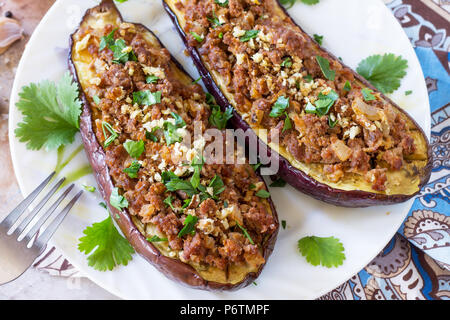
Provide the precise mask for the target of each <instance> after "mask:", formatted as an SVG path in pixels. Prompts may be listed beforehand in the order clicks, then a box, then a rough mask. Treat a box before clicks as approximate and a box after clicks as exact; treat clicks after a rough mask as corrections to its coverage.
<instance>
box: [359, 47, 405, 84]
mask: <svg viewBox="0 0 450 320" xmlns="http://www.w3.org/2000/svg"><path fill="white" fill-rule="evenodd" d="M407 68H408V61H407V60H404V59H403V58H402V57H401V56H396V55H394V54H393V53H389V54H385V55H383V56H381V55H373V56H370V57H368V58H366V59H364V60H363V61H361V62H360V63H359V65H358V68H357V69H356V71H357V72H358V73H359V74H360V75H361V76H363V77H364V78H366V79H367V81H369V82H370V83H371V84H372V85H373V86H374V87H376V88H377V89H378V90H380V91H381V92H382V93H392V92H394V91H395V90H397V89H398V88H399V87H400V80H401V79H402V78H403V77H404V76H405V75H406V69H407Z"/></svg>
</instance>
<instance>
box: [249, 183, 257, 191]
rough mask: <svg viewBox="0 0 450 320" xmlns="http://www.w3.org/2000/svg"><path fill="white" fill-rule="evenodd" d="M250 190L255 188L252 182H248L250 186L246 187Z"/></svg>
mask: <svg viewBox="0 0 450 320" xmlns="http://www.w3.org/2000/svg"><path fill="white" fill-rule="evenodd" d="M248 188H249V189H250V190H253V189H255V188H256V185H254V184H253V183H252V184H250V186H249V187H248Z"/></svg>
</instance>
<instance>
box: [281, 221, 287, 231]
mask: <svg viewBox="0 0 450 320" xmlns="http://www.w3.org/2000/svg"><path fill="white" fill-rule="evenodd" d="M281 227H283V229H286V220H281Z"/></svg>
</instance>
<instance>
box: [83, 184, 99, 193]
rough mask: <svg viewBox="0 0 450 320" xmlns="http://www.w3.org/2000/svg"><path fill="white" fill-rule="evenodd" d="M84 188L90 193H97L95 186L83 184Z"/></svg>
mask: <svg viewBox="0 0 450 320" xmlns="http://www.w3.org/2000/svg"><path fill="white" fill-rule="evenodd" d="M83 188H84V190H86V191H89V192H95V190H96V189H95V187H94V186H87V185H85V184H83Z"/></svg>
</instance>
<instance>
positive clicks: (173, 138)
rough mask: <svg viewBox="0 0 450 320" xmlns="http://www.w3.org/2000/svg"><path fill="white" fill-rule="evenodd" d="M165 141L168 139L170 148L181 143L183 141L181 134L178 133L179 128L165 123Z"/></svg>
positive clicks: (167, 122)
mask: <svg viewBox="0 0 450 320" xmlns="http://www.w3.org/2000/svg"><path fill="white" fill-rule="evenodd" d="M163 127H164V139H166V144H167V145H168V146H169V145H171V144H174V143H175V142H180V141H181V140H183V137H182V136H181V134H179V133H178V132H177V129H178V127H177V126H176V125H174V124H172V123H171V122H169V121H165V122H164V125H163Z"/></svg>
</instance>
